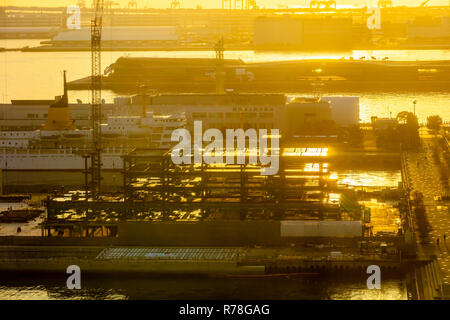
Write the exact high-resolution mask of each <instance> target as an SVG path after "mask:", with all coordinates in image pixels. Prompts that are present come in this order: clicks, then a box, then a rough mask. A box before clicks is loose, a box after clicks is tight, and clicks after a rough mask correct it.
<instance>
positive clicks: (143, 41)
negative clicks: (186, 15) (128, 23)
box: [50, 26, 178, 47]
mask: <svg viewBox="0 0 450 320" xmlns="http://www.w3.org/2000/svg"><path fill="white" fill-rule="evenodd" d="M50 44H52V45H54V46H57V47H87V46H90V44H91V30H90V29H89V28H83V29H80V30H67V31H62V32H60V33H59V34H58V35H56V36H55V37H54V38H53V39H52V40H51V41H50ZM177 44H178V31H177V27H173V26H146V27H105V28H103V32H102V45H103V46H106V47H120V46H134V47H148V46H150V47H151V46H155V45H159V46H160V45H167V46H171V45H177Z"/></svg>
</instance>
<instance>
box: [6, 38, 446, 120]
mask: <svg viewBox="0 0 450 320" xmlns="http://www.w3.org/2000/svg"><path fill="white" fill-rule="evenodd" d="M40 41H41V40H0V47H4V48H22V47H24V46H30V47H32V46H38V45H39V42H40ZM121 56H129V57H179V58H187V57H190V58H192V57H194V58H196V57H197V58H214V57H215V52H214V51H213V50H211V51H197V52H183V51H171V52H163V51H162V52H123V51H121V52H103V53H102V68H103V69H105V68H106V67H108V66H109V65H111V64H113V63H114V62H115V61H116V60H117V59H118V58H119V57H121ZM372 56H373V57H376V58H377V59H383V58H385V57H389V58H390V60H397V61H416V60H444V59H447V58H448V57H449V56H450V50H374V51H370V52H369V51H357V50H355V51H353V52H338V53H317V54H314V53H292V52H291V53H274V52H253V51H226V52H225V58H227V59H242V60H244V61H245V62H264V61H281V60H295V59H320V58H329V59H340V58H342V57H347V58H348V57H353V58H354V59H359V58H361V57H372ZM90 59H91V56H90V53H89V52H87V51H86V52H20V51H6V52H0V102H1V103H10V100H11V99H21V100H24V99H53V97H54V96H56V95H60V94H61V93H62V72H63V70H67V72H68V80H69V81H72V80H76V79H80V78H84V77H87V76H89V74H90V72H91V60H90ZM37 83H38V84H39V85H36V84H37ZM58 88H60V89H59V90H58ZM394 89H395V88H393V90H394ZM323 94H324V95H327V94H329V95H337V96H339V95H350V96H359V97H360V107H361V115H360V118H361V120H362V121H364V122H368V121H370V117H371V116H379V117H389V116H390V115H392V116H396V115H397V114H398V113H399V112H400V111H404V110H408V111H412V110H413V101H417V105H416V112H417V115H418V117H419V120H420V121H421V122H425V121H426V118H427V117H428V116H430V115H436V114H438V115H440V116H441V117H442V118H444V119H445V118H450V108H446V107H445V106H446V105H448V104H449V103H450V93H449V92H420V93H411V92H408V93H407V92H396V91H395V92H394V91H393V92H385V93H371V92H345V93H343V92H333V93H327V92H323ZM293 95H294V96H295V94H293ZM298 95H301V96H305V93H299V94H298ZM102 96H103V98H104V99H105V100H106V102H112V100H113V98H114V97H115V96H117V94H116V93H114V92H111V91H103V93H102ZM69 99H70V101H71V102H72V103H76V101H77V99H80V100H82V101H84V102H87V101H90V91H76V92H75V91H74V92H70V93H69Z"/></svg>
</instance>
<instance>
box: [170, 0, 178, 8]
mask: <svg viewBox="0 0 450 320" xmlns="http://www.w3.org/2000/svg"><path fill="white" fill-rule="evenodd" d="M170 8H171V9H180V8H181V3H180V1H179V0H172V1H171V2H170Z"/></svg>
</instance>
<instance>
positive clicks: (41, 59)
mask: <svg viewBox="0 0 450 320" xmlns="http://www.w3.org/2000/svg"><path fill="white" fill-rule="evenodd" d="M39 42H40V40H0V47H4V48H20V47H24V46H37V45H39ZM124 55H127V56H134V57H139V56H146V57H209V58H213V57H214V56H215V53H214V52H213V51H209V52H208V51H200V52H105V53H103V54H102V65H103V68H105V67H107V66H108V65H110V64H112V63H114V62H115V61H116V60H117V58H119V57H121V56H124ZM343 56H346V57H350V56H353V57H354V58H355V59H358V58H359V57H362V56H366V57H367V56H375V57H377V58H384V57H390V59H391V60H409V61H415V60H442V59H447V58H449V57H450V50H429V51H424V50H411V51H404V50H398V51H372V52H368V51H354V52H348V53H330V54H323V53H321V54H303V53H289V54H280V53H254V52H251V51H229V52H226V53H225V57H226V58H230V59H233V58H241V59H243V60H244V61H247V62H259V61H273V60H294V59H308V58H341V57H343ZM62 70H67V71H68V79H69V81H70V80H74V79H79V78H82V77H86V76H88V75H89V73H90V53H89V52H54V53H53V52H42V53H24V52H16V51H12V52H0V103H9V102H10V100H11V99H52V98H53V97H54V96H56V95H60V94H61V92H62ZM324 95H326V93H325V92H324ZM333 95H354V96H360V98H361V119H362V120H363V121H369V120H370V117H371V116H373V115H378V116H389V113H392V115H396V114H397V113H398V112H400V111H402V110H412V106H413V103H412V102H413V101H414V100H417V101H418V104H417V114H418V116H419V117H420V119H421V121H425V119H426V117H427V116H429V115H434V114H439V115H441V116H442V117H443V118H444V119H447V120H448V119H450V94H448V93H439V92H430V93H420V94H412V93H377V94H374V93H365V92H352V93H345V94H344V93H341V94H339V93H337V94H336V93H333ZM103 97H104V98H105V99H106V100H107V101H108V102H110V101H112V99H113V98H114V97H115V94H114V93H113V92H110V91H105V92H103ZM76 99H81V100H83V101H89V100H90V93H89V92H88V91H80V92H72V93H71V94H70V100H71V101H72V102H75V101H76ZM380 175H381V176H380ZM384 175H385V173H384V172H383V173H379V174H378V175H377V174H365V175H364V173H361V172H346V173H344V174H343V173H341V174H340V176H339V180H341V181H343V182H345V183H348V184H349V185H354V186H361V185H374V186H378V185H381V186H395V185H396V183H397V182H398V173H396V174H394V175H393V177H392V179H390V180H389V179H387V180H388V181H386V179H385V177H383V176H384ZM381 180H383V182H381V183H379V181H381ZM386 182H388V183H386ZM28 227H29V229H30V232H31V233H34V232H33V231H35V232H36V233H38V232H39V231H38V228H37V226H36V225H34V224H33V225H30V226H28ZM5 228H6V226H5V225H3V226H0V229H5ZM32 230H33V231H32ZM2 231H5V230H2ZM65 280H66V279H65V274H63V275H61V277H51V278H48V277H41V276H25V277H23V276H20V277H18V276H12V277H11V276H6V277H5V276H0V299H205V298H206V299H294V300H298V299H382V300H383V299H395V300H396V299H406V298H407V296H406V290H405V285H404V280H402V279H396V280H386V281H383V283H382V290H368V289H367V288H366V285H365V279H360V280H354V279H353V280H342V279H339V280H338V279H309V280H307V279H270V280H269V279H264V281H261V280H260V279H239V280H237V279H217V278H214V279H210V278H207V279H206V278H189V277H183V278H164V277H163V278H137V277H136V278H130V277H128V278H120V279H119V278H117V277H114V278H101V279H99V278H86V279H84V278H83V289H82V290H80V291H69V290H67V289H65Z"/></svg>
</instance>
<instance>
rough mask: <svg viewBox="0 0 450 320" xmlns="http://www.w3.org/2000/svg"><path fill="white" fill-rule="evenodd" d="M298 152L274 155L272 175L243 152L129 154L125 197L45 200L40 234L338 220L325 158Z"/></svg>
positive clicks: (320, 153)
mask: <svg viewBox="0 0 450 320" xmlns="http://www.w3.org/2000/svg"><path fill="white" fill-rule="evenodd" d="M298 150H300V151H298ZM298 150H296V152H287V151H285V152H284V154H283V155H282V156H280V160H279V171H278V174H276V175H273V176H264V175H261V169H262V167H263V166H262V165H260V164H258V165H251V164H248V163H249V161H248V156H249V154H248V153H247V154H246V161H245V163H247V164H242V165H226V164H209V165H208V164H205V163H201V164H181V165H176V164H174V163H173V161H172V159H171V152H170V151H169V150H161V149H138V150H133V151H132V152H130V153H129V154H127V155H125V156H124V157H123V160H124V161H123V163H124V167H123V194H121V195H115V196H109V197H107V196H103V197H100V198H98V199H92V198H90V197H89V196H88V197H87V198H86V196H85V193H83V192H82V191H80V192H79V193H76V194H72V195H71V196H70V197H67V196H66V197H60V198H54V199H52V200H49V201H48V205H47V208H48V218H47V221H46V222H45V223H44V228H45V229H46V234H47V235H50V234H55V231H56V230H58V229H59V228H60V227H62V226H67V224H68V223H69V224H78V225H83V226H88V227H89V225H95V226H96V228H99V225H101V223H105V225H106V224H107V225H108V226H112V225H114V224H118V223H119V222H123V221H143V222H144V221H147V222H149V221H176V222H183V221H186V222H192V221H221V220H341V209H340V206H339V204H336V203H333V202H331V201H330V198H329V195H330V193H331V192H332V190H334V188H335V186H333V184H332V183H330V180H329V168H328V163H327V158H326V157H325V156H324V154H323V151H322V150H321V149H320V150H319V149H314V152H311V151H308V149H306V148H305V149H298ZM301 150H303V152H302V151H301ZM192 163H194V162H193V161H192ZM74 195H75V196H74ZM63 229H64V228H63ZM72 229H73V228H72ZM98 230H100V231H98V232H101V233H105V230H103V229H101V228H100V229H98ZM94 233H95V232H94ZM106 233H108V232H106ZM80 234H86V232H85V231H83V232H81V233H80ZM91 234H92V232H91Z"/></svg>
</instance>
